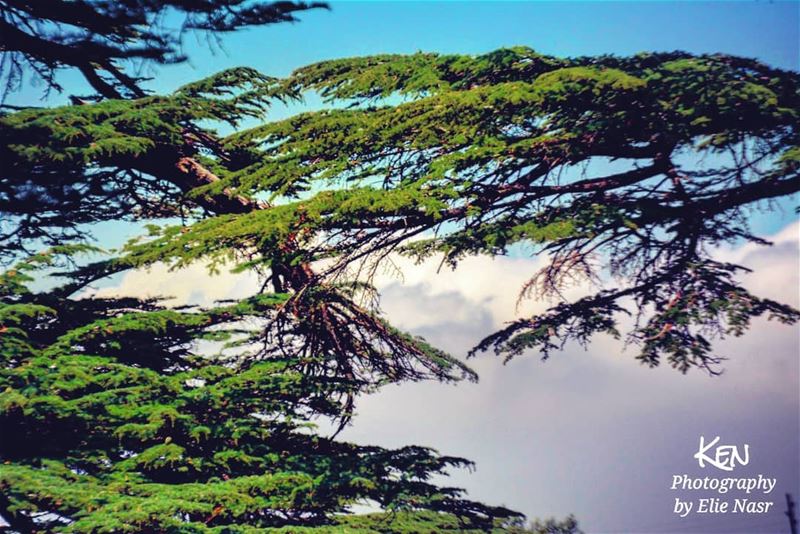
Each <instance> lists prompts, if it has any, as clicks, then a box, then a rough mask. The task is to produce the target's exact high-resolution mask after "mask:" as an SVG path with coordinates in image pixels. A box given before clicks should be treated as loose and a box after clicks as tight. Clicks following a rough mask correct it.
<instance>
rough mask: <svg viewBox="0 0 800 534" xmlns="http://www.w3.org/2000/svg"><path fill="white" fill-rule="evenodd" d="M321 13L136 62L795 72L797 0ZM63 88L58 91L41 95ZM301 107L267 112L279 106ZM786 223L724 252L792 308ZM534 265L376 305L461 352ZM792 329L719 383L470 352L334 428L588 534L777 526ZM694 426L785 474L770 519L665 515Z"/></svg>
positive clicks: (747, 354) (792, 462)
mask: <svg viewBox="0 0 800 534" xmlns="http://www.w3.org/2000/svg"><path fill="white" fill-rule="evenodd" d="M332 7H333V9H332V10H331V11H322V10H320V11H316V12H308V13H303V14H301V15H300V17H301V19H302V22H300V23H298V24H292V25H288V24H283V25H276V26H271V27H266V28H258V29H251V30H248V31H242V32H239V33H236V34H232V35H229V36H225V37H224V38H223V40H222V43H221V45H222V46H221V48H219V49H217V50H216V51H215V52H213V53H212V52H210V51H209V50H208V49H207V47H206V44H205V42H197V41H196V40H195V38H194V37H192V36H189V37H188V38H187V39H186V42H185V47H186V52H187V53H188V54H189V55H190V56H191V58H192V60H191V62H190V63H187V64H183V65H175V66H168V67H161V68H158V69H156V70H145V74H149V75H152V76H154V77H155V78H154V80H153V81H152V82H150V84H149V86H150V88H151V89H153V90H155V91H158V92H163V91H169V90H172V89H174V88H176V87H178V86H180V85H182V84H184V83H187V82H190V81H193V80H195V79H198V78H201V77H203V76H205V75H208V74H211V73H213V72H216V71H218V70H221V69H223V68H228V67H232V66H236V65H247V66H252V67H255V68H257V69H259V70H261V71H262V72H264V73H266V74H270V75H274V76H283V75H286V74H288V73H289V72H291V71H292V70H293V69H295V68H298V67H301V66H303V65H306V64H308V63H312V62H316V61H320V60H324V59H332V58H339V57H346V56H356V55H366V54H378V53H410V52H416V51H420V50H421V51H431V52H442V53H482V52H487V51H490V50H493V49H496V48H499V47H502V46H512V45H526V46H530V47H532V48H534V49H536V50H538V51H540V52H543V53H547V54H553V55H559V56H563V55H570V56H574V55H594V54H604V53H610V54H620V55H624V54H632V53H636V52H640V51H669V50H685V51H689V52H694V53H713V52H724V53H729V54H735V55H741V56H747V57H754V58H757V59H759V60H761V61H764V62H766V63H768V64H770V65H773V66H776V67H781V68H786V69H794V70H797V69H798V67H799V66H800V37H799V36H798V33H799V32H800V3H797V2H764V1H753V2H735V3H728V2H682V3H666V2H587V3H577V2H575V3H566V2H565V3H550V2H436V3H435V2H333V3H332ZM76 80H77V78H76V77H74V76H71V75H66V76H65V77H64V78H63V82H64V85H65V86H66V87H67V89H68V90H74V91H76V92H80V89H79V84H78V82H77V81H76ZM40 95H41V88H40V87H38V88H37V87H28V86H26V88H25V90H24V91H23V93H21V94H17V95H14V96H13V97H12V98H11V99H10V103H16V104H22V103H28V104H37V103H39V104H40V100H39V97H40ZM65 100H66V97H65V96H59V95H53V96H52V97H51V98H50V99H49V100H48V101H47V103H48V104H56V103H63V102H65ZM313 104H314V103H312V105H313ZM296 109H297V108H292V109H288V110H287V109H276V112H275V114H274V115H273V117H274V118H280V117H282V116H285V115H286V114H287V113H291V112H293V111H296ZM795 219H796V216H794V215H793V214H791V212H790V211H788V210H787V211H785V212H784V213H783V214H782V215H781V214H777V215H776V214H772V215H769V216H764V217H761V218H760V222H759V228H760V229H762V230H763V231H765V232H767V233H770V234H775V233H777V232H778V231H779V230H780V229H783V234H781V235H782V236H783V237H782V238H781V241H780V243H781V244H780V246H777V247H775V248H774V249H771V251H767V252H764V251H763V250H761V249H759V250H755V249H747V250H744V251H743V250H739V251H728V252H727V254H728V255H732V256H736V257H741V258H745V259H747V263H748V264H751V265H754V266H759V268H760V269H761V270H760V271H759V273H758V274H757V275H755V278H753V279H751V283H752V285H754V286H755V287H757V288H760V289H762V290H763V291H765V292H766V293H767V294H768V295H770V296H773V297H775V298H780V297H781V296H783V295H786V294H788V295H789V296H790V298H792V299H794V301H793V303H794V304H795V305H797V298H796V297H797V294H798V289H799V288H798V286H799V285H800V282H799V281H798V277H797V272H798V268H800V265H799V264H798V247H797V235H796V234H797V229H798V226H797V225H795V226H788V225H790V223H791V222H792V221H793V220H795ZM787 232H788V234H787ZM133 233H135V228H134V227H131V226H122V225H119V224H115V225H109V226H107V227H106V228H105V229H104V230H103V232H102V233H101V237H102V238H103V239H104V240H105V241H106V242H108V243H109V244H111V243H119V241H120V240H122V238H123V236H127V235H130V234H133ZM476 261H478V260H476ZM487 261H488V260H487ZM526 261H527V262H528V263H525V262H526ZM534 268H535V264H534V262H533V260H523V259H520V258H507V259H502V260H498V261H497V262H492V263H481V264H476V267H474V272H475V273H477V274H474V275H471V276H467V275H466V274H464V273H465V271H462V272H461V273H460V274H454V275H452V277H450V278H448V276H450V275H448V274H443V275H441V276H434V275H433V274H431V273H429V272H428V271H410V272H409V275H408V281H407V282H406V283H404V284H401V283H399V282H387V283H386V284H385V285H384V294H385V299H384V309H385V310H386V312H387V314H388V316H389V319H390V320H393V321H395V322H396V323H397V324H398V326H401V327H405V328H408V329H410V330H412V331H414V332H415V333H419V334H423V335H425V336H426V337H428V338H429V339H430V340H431V341H432V342H434V343H435V344H437V345H438V346H441V347H443V348H445V349H448V350H451V351H452V352H453V353H454V354H457V355H461V354H463V353H464V352H465V351H466V349H467V348H468V347H470V346H471V345H472V344H474V342H475V341H477V340H478V339H480V337H481V336H482V335H483V334H485V333H488V332H489V331H491V330H492V329H494V328H497V327H498V326H499V325H500V324H501V322H502V320H508V319H509V318H510V317H509V316H507V315H504V314H505V313H506V312H505V311H503V310H505V308H502V310H501V307H500V306H499V304H498V302H500V301H499V300H498V297H497V296H496V293H497V292H498V291H501V292H502V289H500V290H498V289H497V288H494V289H493V288H492V287H493V286H494V285H495V284H496V280H497V279H501V278H502V279H504V280H505V279H508V280H509V282H508V283H509V284H512V283H513V284H514V285H513V286H509V288H508V289H507V292H508V293H510V294H512V296H514V295H516V292H517V291H518V289H519V283H521V282H524V280H525V275H526V274H527V273H530V272H532V271H533V269H534ZM165 276H166V275H165ZM462 278H463V284H462V283H460V282H458V281H459V280H462ZM187 279H188V278H187ZM145 280H147V279H136V280H134V279H131V280H129V281H128V283H129V285H132V286H137V287H141V286H142V284H145V285H146V284H147V283H153V284H154V287H155V284H156V282H155V281H151V282H147V281H145ZM454 281H455V282H454ZM512 281H513V282H512ZM457 282H458V283H457ZM225 283H229V284H230V285H231V292H232V293H231V295H222V296H236V295H238V294H240V293H241V292H245V287H246V286H247V284H246V283H244V282H241V281H235V280H234V281H228V282H222V281H220V282H216V283H215V284H214V285H215V286H217V287H215V288H214V290H215V291H216V290H218V289H219V287H223V286H225ZM165 284H166V283H165ZM173 284H174V282H173ZM459 284H461V285H459ZM488 286H492V287H488ZM165 287H169V284H166V285H165ZM193 291H195V292H197V291H200V292H201V293H202V292H203V288H202V287H199V288H196V289H195V290H193ZM208 291H211V288H209V289H208ZM193 294H194V293H193ZM512 300H513V299H512ZM510 311H511V312H512V313H513V310H510ZM420 318H425V321H420ZM798 334H800V331H799V330H798V329H797V328H796V327H793V328H790V327H780V328H778V327H775V326H771V325H767V324H766V323H765V322H758V323H757V325H756V327H755V328H754V329H753V331H752V332H751V333H750V334H748V335H747V336H745V337H744V338H742V339H741V340H738V341H735V342H728V343H726V344H724V345H723V348H724V349H725V350H726V351H728V352H727V353H728V354H729V355H730V356H731V363H730V365H729V366H728V367H727V369H728V372H727V373H726V374H725V375H723V377H720V378H718V379H716V378H715V379H711V378H708V377H706V376H702V375H699V374H694V375H690V376H688V377H683V376H681V375H680V374H678V373H676V372H674V371H672V370H670V369H658V370H655V371H653V370H649V369H644V368H642V367H640V366H639V365H638V364H637V363H636V362H635V361H634V360H633V351H631V350H627V351H625V352H623V347H621V346H620V345H619V344H615V343H612V342H609V341H607V340H605V341H603V340H601V341H599V342H597V343H593V344H592V346H591V348H590V351H589V352H584V351H582V350H581V349H578V348H576V347H569V348H568V349H567V350H566V351H565V352H564V354H562V355H559V356H558V357H556V358H554V359H553V360H552V361H550V362H547V363H546V364H542V363H540V362H538V361H537V358H536V357H529V358H524V359H520V361H515V362H512V364H511V365H509V366H508V367H503V366H501V365H500V362H499V361H497V360H496V359H494V358H491V357H489V356H485V357H482V358H478V359H477V360H475V361H474V362H473V363H475V365H476V367H477V368H478V370H479V371H480V372H481V376H482V381H481V383H480V384H479V385H477V386H474V385H468V384H462V385H459V386H458V387H457V388H448V387H445V386H441V385H438V384H422V385H409V386H403V387H399V388H389V389H387V390H386V391H385V392H383V393H381V394H379V395H376V396H374V397H373V398H369V399H366V400H365V401H363V402H362V404H361V406H360V408H359V409H360V415H359V417H357V418H356V420H355V424H354V425H353V427H352V428H351V429H348V430H347V431H345V433H344V434H343V436H344V437H345V438H347V439H353V440H358V441H364V442H369V443H379V444H384V445H387V446H400V445H403V444H408V443H418V444H426V445H431V446H434V447H437V448H440V449H441V450H442V452H444V453H446V454H456V455H463V456H466V457H468V458H471V459H473V460H476V461H477V464H478V471H477V472H476V473H475V474H465V473H460V474H457V475H456V477H455V483H457V484H458V485H462V486H464V487H466V488H467V489H468V490H469V491H470V494H471V495H472V496H474V497H475V498H478V499H482V500H484V501H487V502H491V503H497V504H500V503H504V504H507V505H508V506H511V507H513V508H516V509H519V510H521V511H523V512H525V513H527V514H529V515H531V516H547V515H565V514H567V513H570V512H574V513H575V514H576V515H577V516H578V517H579V519H580V520H581V522H582V524H583V525H584V526H585V527H586V529H587V530H588V531H590V532H701V531H703V532H706V531H708V532H712V531H716V532H733V531H739V532H759V531H764V532H779V531H781V530H780V528H782V527H780V525H784V524H785V523H784V522H783V517H782V516H781V515H780V513H781V511H782V504H781V501H782V492H784V491H793V492H794V493H795V495H796V496H797V493H798V492H800V475H798V453H800V450H799V449H800V444H799V443H798V438H797V435H798V429H799V427H798V425H799V424H800V423H798V420H799V418H800V408H799V407H798V394H800V392H799V391H798V377H799V376H800V370H798V362H797V359H798V358H797V355H798V353H800V345H799V344H798V343H799V341H798V340H799V339H800V337H799V336H798ZM700 433H706V434H707V435H711V434H714V435H717V434H722V435H723V436H727V437H728V438H729V439H726V438H724V439H726V440H727V441H734V442H739V443H741V442H749V443H751V446H752V448H753V455H754V456H753V458H754V459H753V464H752V466H751V469H749V470H748V473H752V474H756V473H759V472H763V473H764V474H768V475H770V476H776V477H778V478H779V488H778V490H776V491H779V492H781V493H778V494H777V495H774V496H773V497H774V498H776V500H777V501H778V506H777V508H776V514H777V515H775V514H772V515H770V516H769V517H763V518H759V517H755V518H753V517H751V518H747V520H746V521H745V520H744V519H739V518H732V517H719V518H709V519H707V520H699V519H696V520H695V521H694V522H683V523H681V522H676V521H675V518H674V517H672V515H671V514H670V511H669V506H670V499H671V498H672V497H673V495H672V494H671V493H670V492H669V491H667V490H665V487H664V486H665V484H666V483H667V481H668V480H669V476H670V474H671V473H675V472H690V473H692V472H694V471H692V466H691V465H690V463H689V462H687V457H688V458H689V459H690V458H691V454H692V449H693V448H694V447H696V443H695V440H696V439H697V437H698V436H699V434H700ZM687 455H688V456H687ZM694 469H695V471H696V465H695V466H694ZM695 474H697V475H701V474H703V473H702V472H696V473H695ZM705 474H708V473H705ZM698 521H699V522H698Z"/></svg>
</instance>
